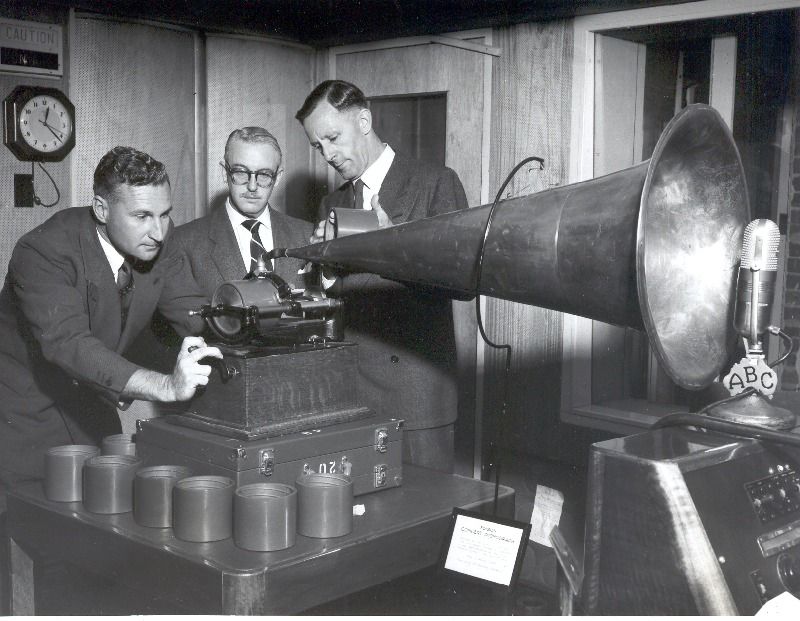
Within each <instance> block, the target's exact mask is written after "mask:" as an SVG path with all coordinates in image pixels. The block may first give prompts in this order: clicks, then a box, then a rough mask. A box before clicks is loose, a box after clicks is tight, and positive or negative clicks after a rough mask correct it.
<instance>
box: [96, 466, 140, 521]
mask: <svg viewBox="0 0 800 621" xmlns="http://www.w3.org/2000/svg"><path fill="white" fill-rule="evenodd" d="M141 466H142V460H141V459H138V458H136V457H133V456H132V455H98V456H97V457H92V458H91V459H89V460H87V462H86V463H85V464H84V466H83V506H84V507H85V508H86V510H87V511H91V512H92V513H127V512H129V511H132V510H133V477H134V476H135V475H136V471H137V470H138V469H139V468H140V467H141Z"/></svg>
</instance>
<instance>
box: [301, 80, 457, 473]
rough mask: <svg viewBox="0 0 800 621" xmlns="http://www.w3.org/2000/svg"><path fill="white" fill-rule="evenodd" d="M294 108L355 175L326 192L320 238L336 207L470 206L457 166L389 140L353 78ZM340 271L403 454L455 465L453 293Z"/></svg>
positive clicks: (386, 218) (401, 211)
mask: <svg viewBox="0 0 800 621" xmlns="http://www.w3.org/2000/svg"><path fill="white" fill-rule="evenodd" d="M295 117H296V118H297V120H298V121H300V123H302V125H303V129H305V132H306V135H307V136H308V139H309V142H310V143H311V146H312V147H314V148H315V149H316V150H317V151H318V152H319V153H320V154H321V155H322V157H323V158H325V160H326V161H327V162H328V164H330V165H331V166H332V167H333V168H334V169H335V170H336V171H337V172H338V173H339V174H340V175H341V176H342V177H344V179H345V180H346V181H347V183H345V184H344V185H342V186H341V187H340V188H339V189H337V190H336V191H334V192H332V193H331V194H329V195H328V196H326V197H325V198H324V199H323V201H322V205H321V210H320V217H321V219H322V221H321V222H320V223H319V225H318V226H317V229H316V230H315V232H314V236H313V237H312V239H311V241H312V242H315V241H321V239H322V236H323V232H324V220H325V218H326V216H327V214H328V213H329V211H330V210H331V209H334V208H355V209H372V210H374V211H375V212H376V213H377V215H378V222H379V226H381V227H386V226H392V225H395V224H401V223H403V222H409V221H411V220H417V219H420V218H427V217H429V216H434V215H437V214H440V213H446V212H449V211H454V210H456V209H465V208H466V207H467V198H466V195H465V193H464V188H463V187H462V185H461V181H460V180H459V179H458V176H457V175H456V173H455V172H453V171H452V170H451V169H449V168H445V167H442V166H437V165H434V164H430V163H427V162H421V161H418V160H415V159H412V158H409V157H406V156H404V155H402V154H400V153H395V152H394V150H393V149H392V148H391V146H389V145H387V144H385V143H384V142H383V141H381V139H380V137H379V136H378V135H377V134H376V133H375V131H374V129H373V127H372V115H371V113H370V110H369V105H368V102H367V101H366V98H365V97H364V94H363V93H362V92H361V90H360V89H358V87H356V86H355V85H353V84H350V83H348V82H343V81H341V80H328V81H326V82H323V83H321V84H320V85H318V86H317V87H316V88H315V89H314V90H313V91H312V92H311V94H309V96H308V97H307V98H306V101H305V103H304V104H303V106H302V107H301V108H300V110H299V111H298V112H297V114H296V115H295ZM340 276H341V277H340V278H338V279H337V280H336V281H335V282H334V281H333V280H327V282H326V283H325V284H326V285H331V287H330V290H331V291H338V293H339V294H340V295H341V296H342V297H343V299H344V301H345V338H347V339H348V340H352V341H355V342H356V343H358V345H359V373H360V382H359V388H360V389H361V393H362V397H363V398H364V401H365V403H366V404H367V405H368V406H369V407H371V408H372V409H373V410H375V411H376V412H377V413H378V414H379V415H381V416H393V417H397V418H403V419H405V421H406V431H405V433H404V440H403V452H404V459H405V461H407V462H410V463H413V464H417V465H421V466H426V467H430V468H434V469H437V470H444V471H452V470H453V465H454V464H453V423H454V421H455V419H456V415H457V398H458V393H457V386H456V356H455V337H454V333H453V316H452V307H451V303H450V300H448V299H445V298H442V297H439V296H437V295H436V294H435V292H431V291H427V290H423V289H421V288H410V287H404V286H402V285H400V284H398V283H395V282H392V281H389V280H386V279H384V278H380V277H378V276H375V275H368V274H340Z"/></svg>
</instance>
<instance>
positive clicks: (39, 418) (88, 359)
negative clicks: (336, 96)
mask: <svg viewBox="0 0 800 621" xmlns="http://www.w3.org/2000/svg"><path fill="white" fill-rule="evenodd" d="M171 209H172V200H171V197H170V184H169V177H168V176H167V173H166V170H165V169H164V165H163V164H162V163H161V162H158V161H156V160H154V159H153V158H152V157H150V156H149V155H147V154H146V153H142V152H140V151H137V150H135V149H133V148H131V147H115V148H114V149H112V150H111V151H109V152H108V153H107V154H106V155H105V156H103V158H102V159H101V160H100V162H99V164H98V165H97V168H96V169H95V172H94V198H93V201H92V205H91V207H76V208H71V209H64V210H62V211H59V212H57V213H56V214H54V215H53V216H52V217H51V218H50V219H49V220H47V221H46V222H45V223H44V224H42V225H41V226H38V227H36V228H35V229H34V230H32V231H31V232H29V233H27V234H26V235H24V236H23V237H22V238H21V239H20V240H19V242H18V243H17V245H16V246H15V248H14V252H13V254H12V257H11V261H10V263H9V266H8V273H7V275H6V281H5V286H4V287H3V290H2V293H0V510H2V507H3V506H4V504H5V489H6V488H7V487H8V486H10V485H13V484H15V483H17V482H19V481H22V480H26V479H35V478H41V477H42V476H43V469H44V453H45V451H46V450H47V449H48V448H50V447H53V446H58V445H63V444H99V442H100V440H101V439H102V438H103V437H104V436H106V435H109V434H112V433H119V431H120V421H119V417H118V415H117V412H116V409H115V408H116V407H117V406H118V405H119V406H123V407H124V404H125V403H126V402H127V403H130V401H131V400H133V399H144V400H158V401H183V400H187V399H189V398H190V397H191V396H192V395H193V394H194V392H195V389H196V388H197V387H198V386H201V385H205V384H206V383H207V382H208V374H209V372H210V367H209V366H208V365H200V364H198V360H200V359H201V358H204V357H205V356H215V357H221V354H220V352H219V350H218V349H217V348H216V347H207V346H206V345H205V342H204V341H203V339H202V338H201V337H197V336H188V337H186V338H185V339H184V340H183V343H182V346H181V349H180V354H179V355H178V359H177V363H176V364H175V368H174V371H173V372H172V373H171V374H162V373H158V372H155V371H150V370H147V369H144V368H141V367H139V366H137V365H135V364H133V363H132V362H130V361H129V360H128V359H126V358H125V357H124V355H123V354H124V353H125V351H126V349H127V348H128V346H129V345H130V344H131V343H132V341H133V340H134V339H135V338H136V336H137V335H138V333H139V332H140V331H141V330H142V329H143V328H144V327H145V326H146V325H147V323H148V322H149V321H150V318H151V316H152V314H153V312H154V311H155V310H156V309H158V310H159V311H160V312H161V313H162V314H163V315H164V316H165V317H166V318H168V319H169V321H170V322H171V323H172V325H174V327H175V329H176V330H178V331H179V333H180V334H182V335H188V334H199V333H200V331H201V330H202V329H203V325H202V323H201V322H199V321H198V320H197V319H198V318H197V317H190V316H189V315H188V311H189V310H190V309H192V308H197V307H199V306H200V305H202V304H204V303H206V302H207V301H208V299H207V297H206V296H204V295H203V294H202V292H201V291H200V290H199V288H198V286H197V284H196V283H195V282H194V280H193V279H192V278H191V274H190V273H189V269H188V265H187V264H186V261H185V259H184V258H183V256H182V255H181V254H180V253H176V252H175V251H174V248H172V246H171V245H170V244H169V243H166V242H167V239H168V237H169V232H170V229H171V227H172V221H171V219H170V215H169V214H170V211H171ZM190 347H192V348H193V351H191V352H190V351H189V348H190Z"/></svg>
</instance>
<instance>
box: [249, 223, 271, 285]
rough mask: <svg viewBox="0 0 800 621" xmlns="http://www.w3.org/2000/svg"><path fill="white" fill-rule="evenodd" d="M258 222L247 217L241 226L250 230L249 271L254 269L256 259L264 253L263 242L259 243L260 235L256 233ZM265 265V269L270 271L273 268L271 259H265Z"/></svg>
mask: <svg viewBox="0 0 800 621" xmlns="http://www.w3.org/2000/svg"><path fill="white" fill-rule="evenodd" d="M259 224H261V222H259V221H258V220H255V219H248V220H245V221H244V222H242V226H243V227H244V228H246V229H247V230H248V231H250V271H251V272H254V271H255V269H256V265H258V259H259V257H261V256H262V255H264V253H266V251H267V250H266V248H264V244H262V243H261V236H260V235H259V234H258V229H259V226H258V225H259ZM265 265H266V267H267V270H269V271H270V272H271V271H272V270H273V267H272V261H270V260H269V259H267V260H266V261H265Z"/></svg>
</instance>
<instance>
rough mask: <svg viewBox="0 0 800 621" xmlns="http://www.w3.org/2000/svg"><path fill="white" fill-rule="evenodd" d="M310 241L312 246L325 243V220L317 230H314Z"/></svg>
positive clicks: (320, 222)
mask: <svg viewBox="0 0 800 621" xmlns="http://www.w3.org/2000/svg"><path fill="white" fill-rule="evenodd" d="M308 241H309V242H311V243H312V244H316V243H319V242H321V241H325V220H320V221H319V223H318V224H317V228H315V229H314V233H313V234H312V235H311V237H309V238H308Z"/></svg>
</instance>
